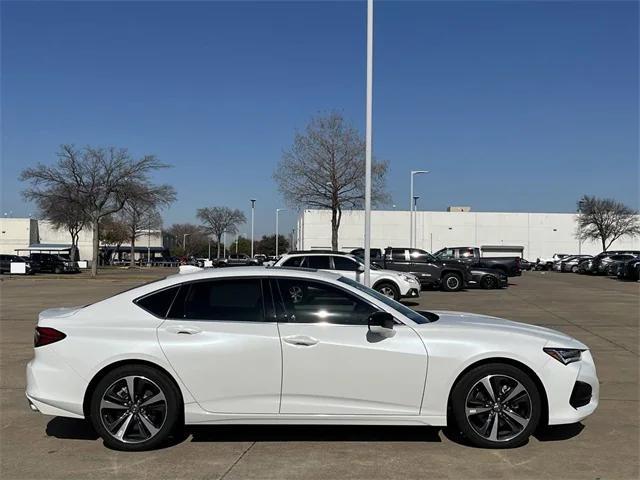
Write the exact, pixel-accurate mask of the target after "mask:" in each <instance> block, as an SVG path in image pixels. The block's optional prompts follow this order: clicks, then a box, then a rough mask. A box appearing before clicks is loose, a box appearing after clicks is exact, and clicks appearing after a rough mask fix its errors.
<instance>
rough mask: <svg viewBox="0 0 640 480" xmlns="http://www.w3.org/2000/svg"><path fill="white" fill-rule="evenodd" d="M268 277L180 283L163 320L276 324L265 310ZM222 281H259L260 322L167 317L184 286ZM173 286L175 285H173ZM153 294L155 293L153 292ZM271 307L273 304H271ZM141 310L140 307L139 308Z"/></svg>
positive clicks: (204, 279)
mask: <svg viewBox="0 0 640 480" xmlns="http://www.w3.org/2000/svg"><path fill="white" fill-rule="evenodd" d="M268 278H269V277H264V276H260V275H247V276H241V277H212V278H201V279H198V280H190V281H186V282H182V283H180V284H178V285H180V289H179V290H178V292H177V293H176V295H175V297H173V301H172V302H171V306H170V307H169V309H168V310H167V313H166V315H165V318H164V319H165V320H171V321H172V322H176V321H182V322H219V323H259V324H262V323H277V319H274V320H267V308H266V304H265V301H267V300H266V296H265V288H264V280H268ZM224 280H259V281H260V291H261V292H262V320H257V321H254V320H215V319H210V318H197V319H196V318H172V317H169V312H171V309H172V308H173V302H175V300H176V298H178V295H179V294H180V292H181V291H182V289H183V288H185V287H186V286H189V287H191V285H193V284H194V283H203V282H220V281H224ZM173 286H175V285H173ZM157 291H158V292H160V291H161V290H157ZM154 293H155V292H154ZM272 305H273V303H272ZM141 308H142V307H141ZM273 311H275V305H273Z"/></svg>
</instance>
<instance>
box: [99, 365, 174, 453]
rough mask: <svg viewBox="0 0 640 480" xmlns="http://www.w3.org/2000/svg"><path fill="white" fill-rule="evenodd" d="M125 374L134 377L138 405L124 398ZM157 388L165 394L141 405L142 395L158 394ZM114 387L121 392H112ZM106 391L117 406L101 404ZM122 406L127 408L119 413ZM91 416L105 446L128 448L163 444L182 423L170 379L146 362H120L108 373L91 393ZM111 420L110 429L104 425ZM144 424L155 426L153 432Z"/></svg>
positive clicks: (143, 399) (151, 395)
mask: <svg viewBox="0 0 640 480" xmlns="http://www.w3.org/2000/svg"><path fill="white" fill-rule="evenodd" d="M126 377H129V378H131V377H135V378H136V380H134V387H133V388H134V400H135V401H137V403H138V404H139V405H135V407H134V406H133V405H129V403H128V402H127V400H128V398H129V397H128V395H127V392H128V388H127V384H128V382H127V380H126ZM156 389H157V390H159V391H160V393H162V394H163V395H164V399H162V400H158V401H156V402H153V401H152V402H151V403H150V404H149V405H148V406H146V407H144V401H145V399H146V400H149V399H151V398H153V397H154V396H157V393H158V392H157V390H156ZM116 391H118V393H122V395H118V394H116V395H114V394H113V393H114V392H116ZM105 394H106V395H107V397H108V398H110V399H113V400H116V398H117V403H116V402H111V403H110V405H114V404H116V405H118V406H117V408H116V409H112V408H109V407H107V408H101V401H102V399H103V396H105ZM138 395H139V397H138ZM140 397H142V398H140ZM125 404H127V405H129V406H125ZM123 409H124V410H126V411H124V413H122V414H120V413H119V412H120V411H123ZM129 417H130V418H129ZM123 418H124V420H122V419H123ZM127 418H129V421H128V423H127ZM90 419H91V423H92V424H93V427H94V428H95V430H96V432H98V434H99V435H100V436H101V437H102V439H103V440H104V443H105V445H106V446H108V447H110V448H113V449H115V450H123V451H130V452H134V451H142V450H151V449H154V448H157V447H159V446H161V445H162V444H164V443H165V442H166V441H167V439H168V438H169V436H170V435H171V433H173V432H174V431H175V430H176V429H177V428H179V427H181V426H182V423H183V420H182V419H183V406H182V398H181V395H180V392H179V391H178V388H177V387H176V386H175V384H174V383H173V382H172V381H171V379H169V378H168V377H167V375H166V374H164V373H162V372H160V371H159V370H157V369H155V368H152V367H150V366H148V365H123V366H121V367H118V368H115V369H113V370H112V371H110V372H109V373H107V374H106V375H105V376H104V377H103V378H102V379H101V380H100V381H99V382H98V384H97V385H96V388H95V389H94V391H93V394H92V395H91V404H90ZM112 419H113V420H112ZM118 419H119V420H118ZM110 422H111V431H110V430H109V428H107V425H106V424H108V423H110ZM125 423H127V426H126V427H125V429H124V430H123V431H122V439H119V438H116V434H118V433H120V431H121V429H122V427H123V426H124V424H125ZM145 424H146V425H150V426H151V428H154V429H157V430H156V431H154V432H153V433H152V430H151V429H150V428H148V427H145ZM112 432H115V433H112ZM127 436H128V438H127ZM146 437H148V438H146Z"/></svg>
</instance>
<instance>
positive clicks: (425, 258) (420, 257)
mask: <svg viewBox="0 0 640 480" xmlns="http://www.w3.org/2000/svg"><path fill="white" fill-rule="evenodd" d="M433 260H435V259H434V258H433V256H432V255H431V254H430V253H428V252H425V251H424V250H417V249H416V250H411V261H412V262H420V263H427V262H432V261H433Z"/></svg>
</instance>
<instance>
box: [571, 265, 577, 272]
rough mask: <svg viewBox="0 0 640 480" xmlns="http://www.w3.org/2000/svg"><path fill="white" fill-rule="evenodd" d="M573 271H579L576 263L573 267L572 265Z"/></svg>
mask: <svg viewBox="0 0 640 480" xmlns="http://www.w3.org/2000/svg"><path fill="white" fill-rule="evenodd" d="M571 273H578V266H577V265H574V266H573V267H571Z"/></svg>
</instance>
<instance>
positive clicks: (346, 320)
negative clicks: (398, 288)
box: [278, 279, 376, 325]
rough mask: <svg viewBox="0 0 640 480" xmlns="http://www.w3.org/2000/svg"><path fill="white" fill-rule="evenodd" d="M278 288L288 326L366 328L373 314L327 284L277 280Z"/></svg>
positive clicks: (355, 299)
mask: <svg viewBox="0 0 640 480" xmlns="http://www.w3.org/2000/svg"><path fill="white" fill-rule="evenodd" d="M278 285H279V290H280V296H281V300H282V302H283V303H284V306H285V309H286V311H287V314H288V317H287V318H288V321H289V322H291V323H335V324H340V325H367V322H368V318H369V316H370V315H371V314H372V313H373V312H375V311H376V309H375V308H374V307H373V306H371V305H369V304H368V303H366V302H364V301H363V300H360V299H359V298H357V297H356V296H354V295H352V294H350V293H348V292H345V291H344V290H342V289H340V288H337V287H334V286H332V285H329V284H326V283H322V282H314V281H311V280H298V279H279V280H278Z"/></svg>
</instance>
